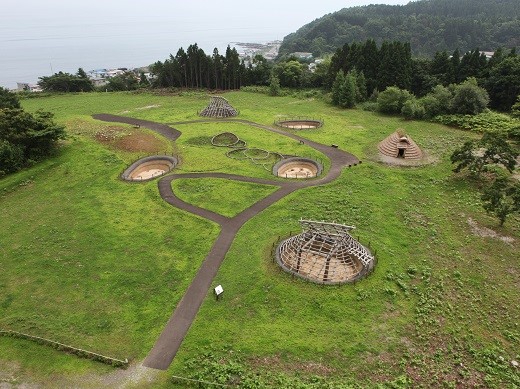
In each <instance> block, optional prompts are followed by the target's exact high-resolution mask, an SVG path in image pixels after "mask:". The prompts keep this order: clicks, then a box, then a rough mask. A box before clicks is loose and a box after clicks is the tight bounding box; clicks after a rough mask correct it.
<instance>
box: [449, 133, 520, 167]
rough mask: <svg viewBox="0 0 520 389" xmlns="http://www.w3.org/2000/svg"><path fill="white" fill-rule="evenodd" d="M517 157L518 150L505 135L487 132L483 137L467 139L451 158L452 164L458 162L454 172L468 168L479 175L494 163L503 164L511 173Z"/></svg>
mask: <svg viewBox="0 0 520 389" xmlns="http://www.w3.org/2000/svg"><path fill="white" fill-rule="evenodd" d="M516 157H518V152H517V151H515V150H514V149H513V147H511V145H510V144H509V143H508V142H507V140H506V138H505V137H504V136H503V135H500V134H491V133H489V132H486V133H484V135H483V136H482V139H480V140H478V141H476V140H471V141H467V142H465V143H464V144H463V145H462V146H461V147H459V148H457V149H455V151H454V152H453V153H452V155H451V157H450V159H451V163H452V164H457V165H456V166H455V168H454V169H453V171H454V172H456V173H458V172H460V171H461V170H463V169H468V171H469V172H470V174H471V175H473V176H475V177H478V176H479V175H480V174H481V173H482V172H485V171H489V168H490V166H492V165H499V166H502V167H504V168H505V169H506V170H507V171H508V172H510V173H511V172H512V171H513V170H514V169H515V166H516Z"/></svg>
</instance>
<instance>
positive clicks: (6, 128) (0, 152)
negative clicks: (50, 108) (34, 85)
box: [0, 108, 65, 174]
mask: <svg viewBox="0 0 520 389" xmlns="http://www.w3.org/2000/svg"><path fill="white" fill-rule="evenodd" d="M52 118H53V116H52V114H51V113H49V112H43V111H37V112H36V113H35V114H30V113H28V112H25V111H24V110H23V109H20V108H2V109H0V171H2V172H3V173H2V174H5V173H11V172H14V171H17V170H19V169H20V168H22V167H23V166H26V165H29V164H31V163H32V162H33V161H37V160H39V159H41V158H43V157H45V156H48V155H49V154H50V153H51V152H52V151H53V150H54V148H55V147H56V144H57V141H58V140H59V139H62V138H63V137H64V136H65V132H64V129H63V127H62V126H59V125H57V124H56V123H54V121H53V120H52Z"/></svg>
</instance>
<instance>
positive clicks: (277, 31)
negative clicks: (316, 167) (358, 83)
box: [0, 0, 408, 39]
mask: <svg viewBox="0 0 520 389" xmlns="http://www.w3.org/2000/svg"><path fill="white" fill-rule="evenodd" d="M371 3H384V4H393V5H396V4H406V3H408V0H383V1H380V2H378V1H370V0H351V1H345V0H343V1H341V0H313V1H309V0H308V1H301V0H300V1H280V0H261V1H251V2H247V1H244V0H240V1H239V0H211V1H189V0H187V1H186V0H183V1H177V0H173V1H172V0H148V1H142V0H89V1H84V0H82V1H78V0H2V12H1V13H0V22H1V23H0V26H1V25H2V24H4V23H6V24H7V26H8V25H10V24H11V23H13V22H16V23H23V24H26V25H29V26H31V24H33V23H34V24H36V25H38V26H40V28H39V31H35V36H37V35H39V34H44V35H45V33H46V32H45V31H44V30H43V31H42V30H41V27H44V26H55V25H56V24H57V23H59V24H63V25H65V26H67V27H69V28H70V27H71V26H72V25H77V26H78V33H81V34H92V33H94V32H95V30H94V31H93V30H92V29H91V28H89V29H83V30H81V26H82V25H86V24H89V25H91V24H92V23H94V24H95V23H101V24H106V23H112V24H116V25H117V23H118V21H121V20H124V21H129V20H134V21H135V23H136V30H139V31H141V28H140V27H138V26H137V25H141V27H142V26H148V27H150V28H152V27H153V26H154V24H157V25H161V24H163V23H168V24H172V23H173V24H175V25H177V26H178V29H179V31H182V32H188V31H190V30H197V31H199V30H207V31H211V30H215V29H226V30H228V31H231V30H236V31H237V32H239V31H240V30H242V31H247V30H248V29H249V30H262V31H264V32H266V31H269V30H270V31H273V35H276V36H277V38H279V39H282V38H283V36H285V35H287V34H288V33H290V32H293V31H295V30H296V29H297V28H299V27H301V26H302V25H304V24H306V23H308V22H310V21H312V20H314V19H316V18H319V17H321V16H323V15H325V14H327V13H331V12H335V11H338V10H340V9H342V8H346V7H353V6H357V5H367V4H371ZM4 25H5V24H4ZM0 31H1V32H3V33H4V34H5V33H6V32H7V33H8V31H6V30H5V28H2V27H0ZM129 33H131V31H129ZM237 35H239V34H237Z"/></svg>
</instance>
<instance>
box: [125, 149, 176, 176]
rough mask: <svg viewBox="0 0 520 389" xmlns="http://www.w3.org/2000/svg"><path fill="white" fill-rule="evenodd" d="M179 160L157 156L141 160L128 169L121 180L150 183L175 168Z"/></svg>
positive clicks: (166, 156)
mask: <svg viewBox="0 0 520 389" xmlns="http://www.w3.org/2000/svg"><path fill="white" fill-rule="evenodd" d="M177 162H178V161H177V158H175V157H171V156H168V155H156V156H152V157H145V158H141V159H140V160H138V161H136V162H134V163H133V164H132V165H130V167H128V169H126V170H125V171H124V172H123V174H122V175H121V178H122V179H123V180H125V181H148V180H152V179H154V178H157V177H160V176H162V175H164V174H166V173H168V172H169V171H171V170H172V169H173V168H174V167H175V166H177Z"/></svg>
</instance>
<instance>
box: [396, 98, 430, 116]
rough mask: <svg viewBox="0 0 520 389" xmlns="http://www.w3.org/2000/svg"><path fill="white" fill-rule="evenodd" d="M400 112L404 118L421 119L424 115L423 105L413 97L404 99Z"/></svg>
mask: <svg viewBox="0 0 520 389" xmlns="http://www.w3.org/2000/svg"><path fill="white" fill-rule="evenodd" d="M401 113H402V114H403V116H404V117H405V118H406V119H422V118H424V117H425V116H426V110H425V109H424V106H423V105H422V103H421V101H420V100H417V99H416V98H415V97H413V98H411V99H408V100H406V101H405V103H404V104H403V108H402V109H401Z"/></svg>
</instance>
